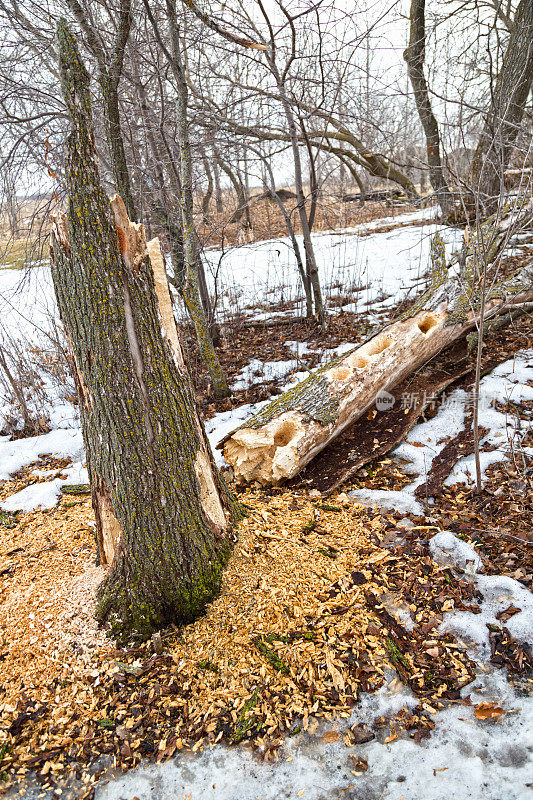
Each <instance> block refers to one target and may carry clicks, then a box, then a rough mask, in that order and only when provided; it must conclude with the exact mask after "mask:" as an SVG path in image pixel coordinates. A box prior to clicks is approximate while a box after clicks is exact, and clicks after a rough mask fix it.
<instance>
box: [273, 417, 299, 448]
mask: <svg viewBox="0 0 533 800" xmlns="http://www.w3.org/2000/svg"><path fill="white" fill-rule="evenodd" d="M298 431H299V426H298V424H297V423H296V422H295V421H293V420H290V419H287V420H284V422H283V423H282V424H281V425H280V427H279V428H278V430H277V431H276V433H275V434H274V446H275V447H285V446H286V445H288V444H289V442H290V440H291V439H292V438H293V437H294V436H295V434H297V433H298Z"/></svg>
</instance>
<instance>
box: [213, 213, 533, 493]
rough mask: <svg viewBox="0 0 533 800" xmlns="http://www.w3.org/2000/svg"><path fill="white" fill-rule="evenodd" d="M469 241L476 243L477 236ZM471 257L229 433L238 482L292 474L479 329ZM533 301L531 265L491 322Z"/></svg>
mask: <svg viewBox="0 0 533 800" xmlns="http://www.w3.org/2000/svg"><path fill="white" fill-rule="evenodd" d="M508 224H509V221H508V220H507V221H505V222H504V223H502V229H505V226H506V225H508ZM469 246H470V247H473V246H475V237H472V239H471V242H470V245H469ZM471 258H472V257H471V256H468V257H467V259H466V262H467V264H466V268H465V269H464V270H463V271H462V273H461V274H460V275H459V276H452V277H445V278H443V276H442V275H441V276H440V278H439V276H437V279H436V280H435V282H434V285H433V288H432V289H431V290H429V291H428V292H427V294H426V295H425V296H423V298H422V300H421V301H420V303H419V309H420V310H418V312H417V313H414V314H413V316H412V317H410V318H409V319H404V320H400V321H399V322H394V323H393V324H391V325H389V326H388V327H387V328H385V329H384V330H383V331H381V332H380V333H379V334H378V335H377V336H375V337H373V338H372V339H370V340H369V341H368V342H366V343H365V344H363V345H361V346H360V347H357V348H355V349H354V350H352V351H351V352H350V353H348V354H346V355H345V356H344V357H342V358H339V359H336V360H335V361H333V362H331V363H330V364H329V365H326V366H324V367H321V368H320V369H318V370H316V371H315V372H313V373H311V375H309V376H308V377H307V378H306V379H305V380H304V381H302V382H301V383H300V384H298V385H297V386H296V387H294V388H293V389H291V390H289V391H288V392H286V393H285V394H284V395H281V396H280V397H278V398H276V399H275V400H274V401H273V402H272V403H270V404H269V405H268V406H266V407H265V408H264V409H262V410H261V411H260V412H259V413H258V414H256V415H255V416H253V417H252V418H251V419H250V420H248V421H246V422H245V423H244V424H243V425H242V426H241V427H239V428H238V429H237V430H235V431H234V432H233V433H231V434H229V435H228V436H227V437H226V438H225V439H224V440H223V442H222V443H221V445H219V447H220V446H222V447H223V450H224V456H225V458H226V460H227V461H228V463H229V464H230V465H231V466H232V467H233V470H234V475H235V478H236V480H237V481H238V482H240V483H247V482H252V481H258V482H259V483H261V484H263V485H276V484H279V483H281V482H283V481H284V480H287V479H289V478H292V477H294V476H295V475H297V474H298V473H299V472H300V470H301V469H302V468H303V467H304V466H305V465H306V464H308V463H309V462H310V461H311V459H313V458H314V456H315V455H316V454H317V453H319V452H320V451H321V450H323V449H324V447H326V446H327V445H328V444H329V443H330V442H331V441H332V440H333V439H335V438H336V437H337V436H338V435H339V434H340V433H342V431H343V430H344V429H345V428H346V427H347V426H348V425H349V424H350V423H352V422H354V421H355V420H357V419H358V418H359V417H361V416H362V415H363V414H364V413H365V412H366V411H367V410H368V409H369V408H370V407H371V406H373V405H374V403H375V402H376V398H378V397H379V395H380V394H381V393H383V392H386V391H387V390H388V389H390V388H391V387H393V386H395V385H397V384H398V383H400V382H401V381H402V380H404V379H405V378H407V377H408V376H409V375H411V374H412V373H413V372H415V371H416V370H417V369H419V368H420V367H421V366H423V365H424V364H425V363H427V362H428V361H429V360H430V359H432V358H434V357H435V356H436V355H437V354H438V353H440V352H441V350H443V349H444V348H445V347H448V346H449V345H451V344H452V343H453V342H455V341H457V339H459V338H460V337H462V336H464V335H465V333H466V332H468V331H469V330H471V329H472V328H474V327H475V323H476V315H475V312H474V311H473V310H471V306H472V303H473V300H474V292H472V287H469V286H468V284H467V285H466V288H465V281H466V280H467V276H468V272H469V270H472V262H471ZM469 259H470V260H469ZM445 272H446V274H447V271H445ZM532 300H533V264H532V263H530V264H528V265H527V266H526V267H524V269H523V270H522V271H521V272H520V273H519V274H518V275H516V276H514V277H513V278H511V279H509V280H508V281H507V282H502V283H501V284H499V285H498V286H497V287H495V288H494V289H493V293H492V296H490V297H489V300H488V302H487V306H486V308H487V312H486V319H490V318H492V317H495V316H498V315H500V314H502V313H505V312H507V311H508V310H509V309H511V308H517V307H520V306H523V305H524V304H526V303H528V302H531V301H532ZM420 305H422V308H420Z"/></svg>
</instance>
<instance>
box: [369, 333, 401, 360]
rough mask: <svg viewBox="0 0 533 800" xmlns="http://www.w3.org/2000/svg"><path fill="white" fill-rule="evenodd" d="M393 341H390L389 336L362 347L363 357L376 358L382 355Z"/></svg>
mask: <svg viewBox="0 0 533 800" xmlns="http://www.w3.org/2000/svg"><path fill="white" fill-rule="evenodd" d="M393 341H394V340H393V339H391V338H390V336H381V337H380V338H379V339H376V340H375V341H373V342H369V343H368V344H367V345H365V346H364V352H365V355H368V356H378V355H379V354H380V353H383V351H384V350H386V349H387V348H388V347H390V346H391V344H392V343H393Z"/></svg>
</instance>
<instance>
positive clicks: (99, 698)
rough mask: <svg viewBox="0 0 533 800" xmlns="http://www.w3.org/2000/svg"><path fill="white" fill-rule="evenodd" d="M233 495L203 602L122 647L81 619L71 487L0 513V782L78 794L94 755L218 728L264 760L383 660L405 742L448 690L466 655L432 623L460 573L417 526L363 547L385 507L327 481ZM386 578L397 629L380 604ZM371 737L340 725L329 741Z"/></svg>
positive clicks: (200, 741) (152, 753)
mask: <svg viewBox="0 0 533 800" xmlns="http://www.w3.org/2000/svg"><path fill="white" fill-rule="evenodd" d="M242 499H243V501H244V502H245V504H246V507H247V510H248V516H247V517H246V518H245V519H244V520H243V522H242V523H241V524H240V527H239V539H238V542H237V544H236V547H235V552H234V555H233V557H232V559H231V561H230V563H229V565H228V568H227V570H226V573H225V576H224V583H223V589H222V593H221V595H220V597H219V598H218V599H217V600H215V601H214V602H213V603H212V604H211V606H210V607H209V609H208V611H207V613H206V615H205V616H204V617H202V618H201V619H199V620H197V621H196V622H195V623H193V624H192V625H189V626H187V627H185V628H182V629H177V628H176V629H168V630H166V631H164V632H162V634H161V637H160V638H159V639H158V642H156V641H153V642H148V643H146V644H145V645H142V646H136V647H133V646H132V647H126V648H122V649H116V648H115V647H114V646H113V644H112V643H111V642H110V641H109V640H107V639H106V638H105V635H104V633H103V632H102V631H99V630H98V629H97V627H96V624H95V622H94V620H93V618H92V612H93V609H94V593H95V589H96V586H97V584H98V582H99V581H100V580H101V579H102V576H103V574H104V571H103V568H101V567H97V566H95V564H94V533H93V528H92V525H93V517H92V511H91V509H90V505H89V501H88V499H87V498H85V497H83V496H68V495H67V496H64V497H63V498H62V499H61V501H60V503H59V505H58V507H57V508H56V509H53V510H50V511H47V512H32V513H25V514H20V515H18V517H17V524H16V526H15V527H0V537H1V538H0V542H1V548H0V562H1V563H9V564H12V565H13V571H8V572H4V573H3V574H1V575H0V593H1V597H2V603H3V609H4V613H3V620H2V629H1V632H2V646H1V650H0V677H1V683H2V691H1V694H0V747H1V748H2V750H3V757H2V763H1V765H0V770H2V772H3V777H4V779H6V783H5V784H4V788H8V787H9V786H10V785H22V783H23V781H24V779H25V778H26V779H28V778H30V777H31V778H32V779H36V780H37V781H38V782H40V783H41V785H42V787H43V789H47V788H53V787H54V786H56V787H57V786H58V785H60V784H61V782H62V781H65V780H66V779H68V778H71V779H76V781H77V784H76V786H77V787H78V788H77V795H76V796H80V797H82V796H87V797H89V796H90V794H91V792H92V787H93V785H94V783H95V781H96V780H97V776H98V774H99V772H100V771H101V769H102V768H103V767H104V766H106V767H108V766H112V767H117V768H121V769H128V768H130V767H133V766H135V765H136V764H138V763H139V762H140V761H141V760H142V759H146V758H147V757H148V758H151V759H155V760H156V761H160V760H163V759H166V758H169V757H170V756H172V755H173V754H174V753H176V752H177V751H180V750H185V751H192V752H199V751H202V750H203V749H205V748H209V747H210V746H212V745H214V744H215V743H217V742H221V741H225V742H227V743H229V744H235V743H239V742H247V743H249V744H250V745H251V746H252V747H253V749H254V750H255V751H256V752H258V754H260V755H261V756H262V758H263V759H265V760H267V761H269V760H270V761H272V760H276V758H277V755H278V751H279V748H280V746H281V745H282V743H283V741H284V739H285V738H286V737H290V736H291V735H293V734H294V733H295V732H298V731H300V730H302V731H312V730H313V729H315V728H316V723H315V721H316V720H323V721H326V722H327V721H328V720H334V719H336V718H339V717H340V718H341V719H342V718H347V717H349V715H350V713H351V711H352V709H353V708H354V706H355V704H356V703H357V700H358V697H359V696H360V694H361V692H375V691H377V690H379V689H380V688H381V687H383V685H384V682H385V675H386V674H387V673H390V670H391V668H393V669H394V670H396V672H397V674H398V675H399V676H400V678H401V680H402V681H403V682H405V683H407V684H408V685H409V687H410V688H411V690H412V691H413V692H414V694H415V695H417V696H418V698H419V701H420V702H419V705H418V706H417V708H416V709H413V710H411V712H409V713H408V712H407V711H405V710H404V714H403V717H402V715H401V714H400V715H399V716H398V718H397V719H396V720H395V721H394V722H391V723H390V726H391V727H390V729H388V733H387V735H388V736H390V737H392V738H391V739H389V741H393V740H394V739H395V738H397V736H398V731H404V732H405V731H407V732H408V733H407V735H409V736H410V737H412V738H415V737H416V740H417V741H419V740H420V739H421V738H423V737H425V736H427V735H429V733H430V731H431V728H432V726H433V724H434V723H433V722H432V720H431V715H432V714H434V713H435V712H436V711H437V710H438V709H441V708H444V707H446V705H447V704H449V703H456V702H460V700H459V697H460V690H461V688H462V687H463V686H465V685H466V684H467V683H468V682H469V681H471V680H472V678H473V676H474V671H475V664H474V662H472V661H471V659H470V658H469V656H468V654H467V652H466V650H465V648H464V646H462V645H460V644H459V643H458V642H457V641H456V640H455V639H454V637H453V636H451V635H450V634H445V635H440V634H439V633H438V631H437V628H438V625H439V623H440V621H441V620H442V617H443V614H444V613H445V611H446V610H447V609H448V608H449V607H450V604H451V606H453V607H455V608H470V607H472V605H475V602H476V598H475V588H474V587H473V586H472V584H470V583H469V582H468V581H463V580H461V579H459V580H458V579H457V578H456V577H455V578H454V580H453V581H451V580H450V577H449V570H446V569H442V568H440V567H439V566H438V565H437V564H436V563H434V562H433V561H432V560H431V558H430V557H429V556H428V553H427V549H424V548H422V547H421V546H420V543H419V542H418V541H417V540H414V542H413V543H411V544H409V545H407V546H406V545H403V546H402V547H403V549H402V547H400V549H398V548H397V547H396V548H395V547H392V548H391V547H390V545H389V546H388V547H387V546H381V545H380V541H381V539H382V538H385V540H386V533H387V530H388V529H390V528H391V527H393V526H394V524H395V519H394V517H392V516H390V517H386V516H382V515H381V514H379V513H377V512H375V511H374V510H372V509H369V508H366V507H362V506H358V505H353V504H351V503H349V502H347V500H346V496H345V495H340V496H338V497H337V498H330V502H328V504H327V505H322V506H321V505H320V503H317V502H313V500H312V499H311V498H309V497H308V496H306V495H304V494H300V495H299V494H298V493H296V492H288V491H273V492H271V493H266V492H263V493H258V492H253V491H249V492H247V493H246V494H244V495H243V497H242ZM310 521H314V522H315V524H314V525H309V522H310ZM325 553H326V554H325ZM332 553H334V556H333V557H331V554H332ZM0 572H1V570H0ZM391 594H392V596H393V597H395V598H397V601H398V604H399V607H401V608H402V610H403V614H404V615H405V614H406V613H407V614H409V616H410V617H411V619H412V620H413V621H414V623H416V628H415V629H414V630H413V629H409V628H411V627H412V626H409V625H407V624H406V622H407V620H406V618H405V616H403V617H402V615H401V614H400V615H396V616H395V615H394V614H393V613H391V612H390V609H391V605H390V597H391ZM385 597H386V598H387V602H385V601H384V599H383V598H385ZM406 608H407V609H408V611H407V612H406V611H405V609H406ZM387 609H389V610H387ZM392 610H393V611H394V608H392ZM387 724H388V723H387ZM373 736H374V734H373V733H371V732H369V731H368V730H366V729H362V730H361V729H359V728H358V727H357V726H354V728H353V729H352V730H348V731H347V732H346V734H345V736H344V741H345V743H346V745H347V746H353V744H355V743H356V742H363V741H369V740H370V739H371V738H372V737H373ZM324 737H325V739H324V740H325V741H328V737H331V738H330V739H329V740H330V741H334V740H337V739H338V737H339V734H338V732H337V731H332V732H330V733H329V734H328V733H327V731H326V733H324ZM332 737H335V739H333V738H332ZM362 769H363V767H362V765H360V766H359V770H362Z"/></svg>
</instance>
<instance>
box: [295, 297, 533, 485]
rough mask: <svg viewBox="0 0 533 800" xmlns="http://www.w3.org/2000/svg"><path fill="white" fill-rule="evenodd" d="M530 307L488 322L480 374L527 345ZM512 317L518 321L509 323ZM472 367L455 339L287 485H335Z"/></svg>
mask: <svg viewBox="0 0 533 800" xmlns="http://www.w3.org/2000/svg"><path fill="white" fill-rule="evenodd" d="M531 311H533V307H532V306H531V305H529V306H525V307H524V308H523V309H519V310H518V311H513V313H512V318H510V315H504V316H501V317H498V319H497V320H494V322H491V323H489V324H490V325H491V342H490V348H487V349H484V351H483V356H482V359H481V374H482V375H486V374H487V373H489V372H492V370H493V369H494V368H495V367H496V366H498V364H501V363H502V362H503V361H506V360H507V359H508V358H511V357H512V356H513V354H514V353H515V352H516V351H517V350H520V349H521V348H523V347H528V346H529V343H530V334H529V331H530V329H531V326H530V323H529V319H528V317H527V314H528V313H530V312H531ZM524 315H526V316H525V319H524ZM517 320H520V321H519V323H518V326H515V324H514V323H516V322H517ZM511 322H512V323H513V325H512V326H511V325H510V323H511ZM475 369H476V353H475V351H474V350H472V349H469V347H468V342H467V341H466V338H463V339H460V340H459V341H458V342H455V343H454V344H453V345H452V346H451V347H448V348H447V349H446V350H443V351H442V353H440V354H439V355H438V356H437V357H436V358H433V359H432V360H431V361H430V362H429V364H426V366H424V367H422V369H420V370H418V371H417V372H416V373H413V374H412V375H410V376H409V377H408V378H407V379H406V380H405V381H403V382H402V383H400V384H398V385H397V386H395V387H394V389H393V391H394V395H395V397H396V403H395V405H394V406H393V407H392V408H389V409H387V410H386V411H385V412H383V413H381V412H377V411H376V410H375V409H372V410H371V411H369V412H368V413H367V414H364V415H363V416H362V417H359V419H357V420H355V422H352V423H351V424H350V425H349V426H348V427H347V428H346V429H345V430H344V431H343V432H342V433H341V434H340V436H338V437H337V438H336V439H335V440H334V441H332V442H330V444H329V445H328V446H327V447H325V448H324V450H322V451H321V452H320V453H319V454H318V455H317V456H316V458H314V459H313V460H312V461H311V462H310V463H309V464H308V465H307V466H306V467H304V469H303V470H301V472H299V473H298V475H296V476H295V477H294V478H292V479H291V480H290V481H289V482H288V485H289V486H290V487H291V488H293V489H301V488H302V487H305V488H307V489H318V490H319V491H320V492H321V493H322V494H323V495H324V496H327V495H330V494H332V493H333V492H335V491H337V490H338V489H339V488H340V487H341V486H343V485H344V484H345V483H347V482H348V481H349V480H350V479H351V478H352V477H353V476H354V475H356V474H357V472H358V471H359V470H360V469H361V467H363V466H364V465H365V464H368V463H369V462H372V461H374V460H376V459H379V458H381V457H383V456H384V455H386V454H387V453H389V452H390V451H391V450H392V449H393V448H394V447H395V446H396V445H397V444H399V443H400V442H401V441H402V440H403V439H405V437H406V436H407V434H408V433H409V431H410V430H411V428H412V427H413V425H415V424H416V422H417V420H418V419H419V418H420V416H421V415H423V414H424V412H425V411H426V409H429V410H431V409H432V408H433V407H434V406H435V404H439V403H440V402H441V400H442V393H443V392H445V391H448V390H449V388H450V387H452V386H453V387H454V388H455V387H457V386H458V385H459V386H463V387H469V386H470V384H471V382H472V380H473V377H474V374H475ZM404 398H405V402H404ZM370 417H372V419H370ZM424 496H425V495H424ZM422 499H423V498H422Z"/></svg>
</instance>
